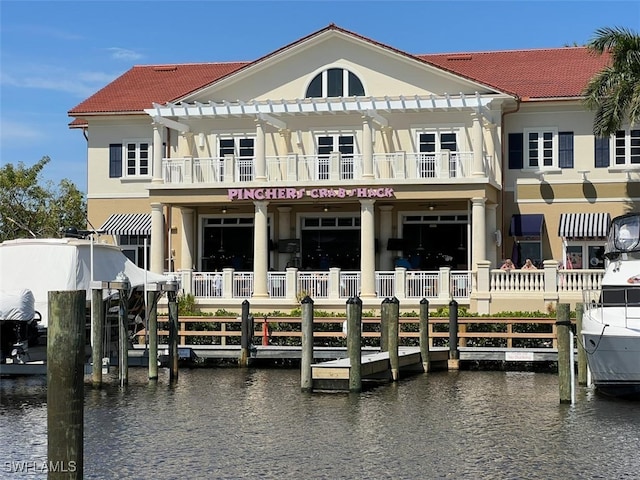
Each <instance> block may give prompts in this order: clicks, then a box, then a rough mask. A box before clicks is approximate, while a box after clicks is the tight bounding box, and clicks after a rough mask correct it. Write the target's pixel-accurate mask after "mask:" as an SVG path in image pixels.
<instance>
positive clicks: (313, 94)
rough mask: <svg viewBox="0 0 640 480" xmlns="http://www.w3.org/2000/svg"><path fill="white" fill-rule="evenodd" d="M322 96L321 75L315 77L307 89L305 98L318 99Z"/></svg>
mask: <svg viewBox="0 0 640 480" xmlns="http://www.w3.org/2000/svg"><path fill="white" fill-rule="evenodd" d="M321 96H322V73H319V74H318V75H316V76H315V78H314V79H313V80H311V83H310V84H309V87H308V88H307V95H306V97H307V98H318V97H321Z"/></svg>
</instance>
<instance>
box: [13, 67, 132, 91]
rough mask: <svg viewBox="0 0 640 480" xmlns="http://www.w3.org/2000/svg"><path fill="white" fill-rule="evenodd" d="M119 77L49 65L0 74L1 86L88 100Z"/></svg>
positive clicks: (21, 68) (116, 74) (117, 74)
mask: <svg viewBox="0 0 640 480" xmlns="http://www.w3.org/2000/svg"><path fill="white" fill-rule="evenodd" d="M119 75H121V73H106V72H71V71H69V70H66V69H62V68H59V67H55V66H49V65H38V66H37V67H35V66H19V67H18V66H5V68H3V70H2V72H0V84H1V85H2V86H10V87H17V88H33V89H40V90H53V91H58V92H65V93H69V94H71V95H74V96H76V97H79V98H86V97H88V96H90V95H92V94H94V93H95V92H96V91H97V90H99V89H100V88H102V87H104V86H105V85H106V84H107V83H109V82H111V81H112V80H114V79H115V78H116V77H118V76H119Z"/></svg>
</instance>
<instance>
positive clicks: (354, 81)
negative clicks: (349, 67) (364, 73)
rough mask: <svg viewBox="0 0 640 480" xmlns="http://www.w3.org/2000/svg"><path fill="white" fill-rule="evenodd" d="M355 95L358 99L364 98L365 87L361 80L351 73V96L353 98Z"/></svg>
mask: <svg viewBox="0 0 640 480" xmlns="http://www.w3.org/2000/svg"><path fill="white" fill-rule="evenodd" d="M354 95H355V96H358V97H362V96H364V87H363V86H362V82H361V81H360V79H359V78H358V77H356V76H355V75H354V74H353V73H351V72H349V96H350V97H353V96H354Z"/></svg>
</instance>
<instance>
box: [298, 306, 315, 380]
mask: <svg viewBox="0 0 640 480" xmlns="http://www.w3.org/2000/svg"><path fill="white" fill-rule="evenodd" d="M300 306H301V310H302V364H301V369H300V387H301V389H302V391H303V392H311V391H313V377H312V374H311V364H312V363H313V300H312V299H311V297H309V296H308V295H307V296H306V297H304V298H303V299H302V301H301V302H300Z"/></svg>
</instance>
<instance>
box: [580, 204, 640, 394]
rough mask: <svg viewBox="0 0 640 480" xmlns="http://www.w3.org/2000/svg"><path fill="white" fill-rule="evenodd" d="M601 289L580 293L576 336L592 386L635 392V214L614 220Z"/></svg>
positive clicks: (638, 241) (639, 354)
mask: <svg viewBox="0 0 640 480" xmlns="http://www.w3.org/2000/svg"><path fill="white" fill-rule="evenodd" d="M605 258H606V271H605V274H604V277H603V279H602V285H601V289H600V290H597V291H592V290H589V291H585V292H584V306H585V308H584V315H583V319H582V331H581V332H580V333H581V337H582V341H583V345H584V348H585V351H586V353H587V362H588V365H589V370H590V373H591V378H592V381H593V384H594V386H595V387H596V389H597V390H599V391H601V392H602V393H605V394H610V395H615V396H637V395H640V213H630V214H626V215H622V216H620V217H617V218H614V219H613V221H612V223H611V226H610V228H609V233H608V236H607V243H606V245H605Z"/></svg>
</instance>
